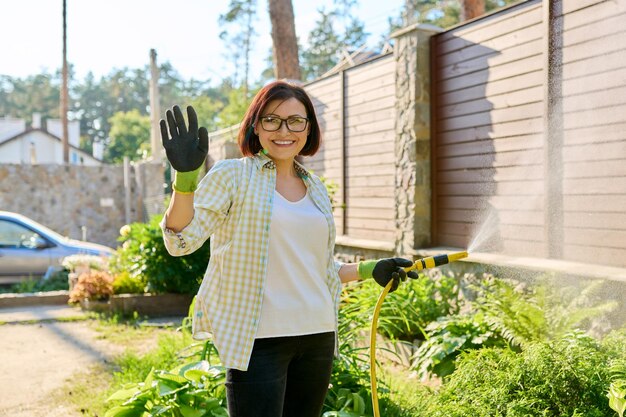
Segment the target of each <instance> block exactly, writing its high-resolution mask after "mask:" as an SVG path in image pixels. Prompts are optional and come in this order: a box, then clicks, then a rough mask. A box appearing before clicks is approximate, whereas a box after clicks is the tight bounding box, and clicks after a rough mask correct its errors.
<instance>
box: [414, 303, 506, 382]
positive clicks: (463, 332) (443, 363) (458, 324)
mask: <svg viewBox="0 0 626 417" xmlns="http://www.w3.org/2000/svg"><path fill="white" fill-rule="evenodd" d="M426 334H427V339H426V341H425V342H424V343H422V344H421V345H420V347H419V349H418V350H417V351H416V352H415V353H414V354H413V356H412V358H411V361H412V363H411V368H413V369H415V370H416V371H417V372H418V375H419V376H420V378H423V379H425V378H428V377H429V376H431V375H433V374H435V375H437V376H440V377H445V376H447V375H450V374H451V373H452V372H454V369H455V360H456V358H457V356H458V355H459V354H460V353H461V352H463V351H467V350H470V349H480V348H483V347H493V346H502V347H503V346H504V345H506V343H505V342H504V340H503V339H502V337H501V336H500V335H499V334H498V333H496V332H494V331H493V330H492V329H491V328H490V326H489V325H488V324H487V322H485V320H484V319H483V316H482V314H465V315H453V316H445V317H440V318H439V319H438V320H437V321H434V322H432V323H430V324H429V325H428V326H427V327H426Z"/></svg>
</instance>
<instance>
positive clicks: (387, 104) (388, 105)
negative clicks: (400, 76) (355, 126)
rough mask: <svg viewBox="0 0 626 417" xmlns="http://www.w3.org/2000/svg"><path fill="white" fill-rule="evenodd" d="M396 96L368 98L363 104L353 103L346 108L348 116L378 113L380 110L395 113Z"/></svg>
mask: <svg viewBox="0 0 626 417" xmlns="http://www.w3.org/2000/svg"><path fill="white" fill-rule="evenodd" d="M395 105H396V98H395V96H391V95H390V96H386V97H382V98H378V99H375V100H368V101H365V102H363V103H361V104H352V103H350V105H349V106H348V107H347V108H346V115H347V116H348V117H352V116H360V115H362V114H371V113H377V112H379V111H383V110H384V111H390V113H391V114H395Z"/></svg>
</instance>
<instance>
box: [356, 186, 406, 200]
mask: <svg viewBox="0 0 626 417" xmlns="http://www.w3.org/2000/svg"><path fill="white" fill-rule="evenodd" d="M348 191H349V195H350V197H351V198H361V197H367V198H371V197H380V198H391V199H393V197H394V193H395V187H393V186H385V185H382V186H374V185H372V186H369V187H356V186H354V187H350V189H349V190H348Z"/></svg>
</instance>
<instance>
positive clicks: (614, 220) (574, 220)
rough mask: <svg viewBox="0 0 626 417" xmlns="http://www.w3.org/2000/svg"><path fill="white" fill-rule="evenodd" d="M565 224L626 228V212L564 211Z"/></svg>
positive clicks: (571, 225)
mask: <svg viewBox="0 0 626 417" xmlns="http://www.w3.org/2000/svg"><path fill="white" fill-rule="evenodd" d="M563 225H564V226H566V227H579V228H581V229H586V228H590V229H611V230H622V231H624V230H626V213H591V212H587V211H573V212H565V213H563Z"/></svg>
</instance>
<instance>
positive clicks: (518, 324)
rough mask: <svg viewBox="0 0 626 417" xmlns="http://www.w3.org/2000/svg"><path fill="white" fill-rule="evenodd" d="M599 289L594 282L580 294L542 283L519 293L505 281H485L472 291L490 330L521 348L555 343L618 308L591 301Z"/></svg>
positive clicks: (604, 302) (598, 285)
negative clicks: (529, 344)
mask: <svg viewBox="0 0 626 417" xmlns="http://www.w3.org/2000/svg"><path fill="white" fill-rule="evenodd" d="M601 285H602V281H594V282H592V283H590V284H589V285H587V286H586V287H585V288H583V289H582V290H579V289H578V288H575V287H558V288H557V287H556V286H554V285H553V284H551V283H550V282H549V281H547V280H543V281H540V282H539V283H538V284H537V285H533V286H532V287H530V288H528V289H525V290H518V289H516V288H515V287H514V286H513V284H512V283H509V282H506V281H504V280H499V279H492V280H485V281H483V282H482V284H481V285H480V286H476V287H475V289H476V290H477V292H478V297H477V299H476V302H475V303H474V305H475V306H476V307H477V308H478V309H479V310H480V311H481V312H482V313H483V314H484V317H485V320H486V321H487V322H488V323H489V324H490V326H491V327H492V329H494V330H496V331H498V332H499V333H500V334H501V335H502V336H503V337H504V338H505V339H506V340H508V341H509V342H510V343H511V344H513V345H517V346H522V347H523V346H524V345H526V344H528V343H531V342H535V341H544V340H550V339H558V338H560V337H562V336H563V335H564V334H567V333H569V332H572V331H574V330H576V329H578V328H580V327H584V325H585V323H587V322H589V321H590V320H591V319H592V318H594V317H599V316H602V315H603V314H606V313H608V312H610V311H612V310H613V309H614V308H615V307H616V306H617V303H616V302H615V301H599V300H596V299H594V297H592V295H593V293H594V291H596V290H597V289H598V288H599V287H600V286H601Z"/></svg>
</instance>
